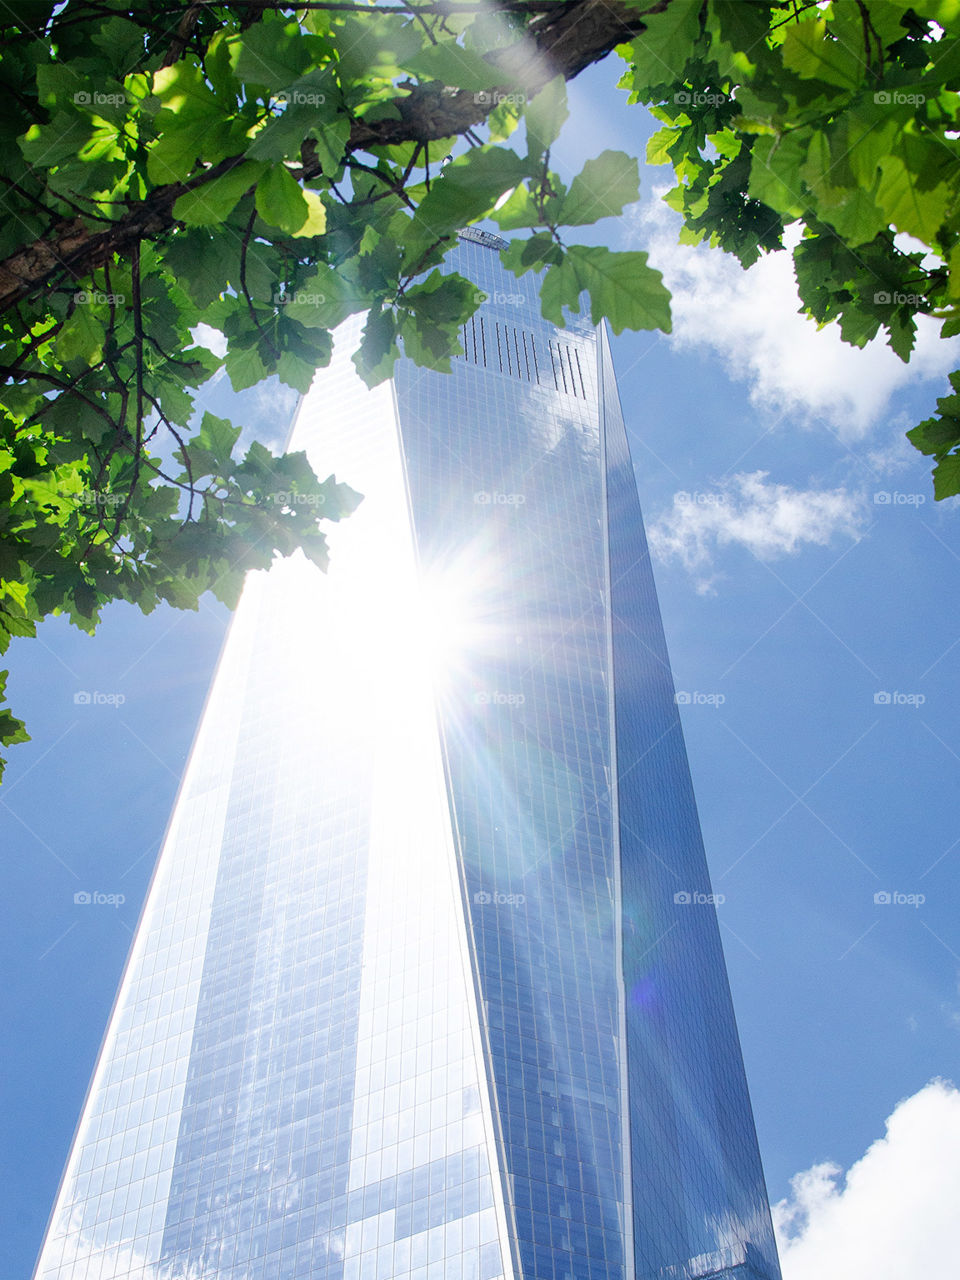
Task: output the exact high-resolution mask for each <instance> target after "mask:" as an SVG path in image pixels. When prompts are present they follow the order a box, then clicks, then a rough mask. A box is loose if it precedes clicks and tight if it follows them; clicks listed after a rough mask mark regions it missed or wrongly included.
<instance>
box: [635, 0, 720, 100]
mask: <svg viewBox="0 0 960 1280" xmlns="http://www.w3.org/2000/svg"><path fill="white" fill-rule="evenodd" d="M702 9H703V4H702V0H670V3H669V4H668V5H667V6H666V7H665V8H663V9H660V10H658V11H656V12H652V13H645V14H644V15H643V24H644V28H645V30H644V31H643V32H641V34H640V35H639V36H637V37H636V39H634V40H633V41H632V42H631V44H630V62H631V69H632V76H629V77H624V80H625V81H628V82H629V81H631V80H632V84H633V85H634V86H641V85H642V86H646V85H660V84H668V83H670V82H672V81H680V80H682V71H683V68H684V65H685V63H686V61H687V57H688V56H689V53H690V51H691V49H692V47H693V46H694V45H695V44H696V42H697V41H698V39H699V37H700V13H701V10H702ZM621 83H623V82H621ZM644 100H646V99H644Z"/></svg>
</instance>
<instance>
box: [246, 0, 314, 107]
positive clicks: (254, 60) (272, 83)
mask: <svg viewBox="0 0 960 1280" xmlns="http://www.w3.org/2000/svg"><path fill="white" fill-rule="evenodd" d="M318 48H322V45H320V46H318V45H317V42H316V40H314V39H313V38H312V37H305V36H304V35H303V33H302V32H301V31H300V28H299V26H298V24H297V22H296V20H295V19H292V18H285V17H281V18H273V17H271V18H266V19H261V20H260V21H259V22H254V23H253V24H252V25H251V26H250V27H248V28H247V30H246V31H245V32H244V33H243V36H242V37H241V40H240V47H239V52H238V54H237V55H236V62H235V70H236V73H237V75H238V76H239V77H240V79H241V80H243V81H245V82H247V83H249V84H257V85H263V86H264V87H265V88H268V89H272V90H273V91H274V92H275V93H279V92H281V91H282V90H284V89H286V88H287V86H288V85H289V84H291V83H292V82H293V81H294V80H297V79H299V78H300V76H302V75H303V73H304V71H305V70H306V69H307V67H308V66H309V65H310V61H311V53H312V52H313V51H314V50H317V49H318Z"/></svg>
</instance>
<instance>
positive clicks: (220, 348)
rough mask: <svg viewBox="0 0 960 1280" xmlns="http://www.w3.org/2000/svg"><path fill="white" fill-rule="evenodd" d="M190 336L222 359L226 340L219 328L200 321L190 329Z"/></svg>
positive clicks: (224, 353)
mask: <svg viewBox="0 0 960 1280" xmlns="http://www.w3.org/2000/svg"><path fill="white" fill-rule="evenodd" d="M190 337H191V338H192V339H193V340H194V342H196V343H197V344H198V345H199V346H201V347H206V348H207V349H208V350H209V351H212V352H213V354H214V355H215V356H220V358H221V359H222V358H223V357H224V356H225V355H226V354H227V340H226V338H225V337H224V335H223V334H222V333H221V332H220V330H219V329H214V328H213V326H212V325H209V324H204V323H203V321H201V322H200V323H199V324H198V325H196V326H195V327H194V328H193V329H191V330H190Z"/></svg>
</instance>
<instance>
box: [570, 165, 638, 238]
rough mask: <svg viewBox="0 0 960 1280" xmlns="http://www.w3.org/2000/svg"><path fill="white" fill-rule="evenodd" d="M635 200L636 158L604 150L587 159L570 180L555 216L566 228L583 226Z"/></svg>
mask: <svg viewBox="0 0 960 1280" xmlns="http://www.w3.org/2000/svg"><path fill="white" fill-rule="evenodd" d="M639 198H640V172H639V167H638V165H637V161H636V159H635V158H634V157H633V156H628V155H627V153H626V152H625V151H604V152H601V154H600V155H599V156H596V157H595V158H594V159H592V160H588V161H587V163H586V164H585V165H584V166H583V169H582V170H581V172H580V173H578V174H577V176H576V177H575V178H574V180H573V182H572V183H571V184H570V190H569V191H568V192H567V194H566V196H565V198H564V200H563V202H562V204H561V205H560V212H559V214H558V215H557V216H558V220H559V221H560V222H562V223H564V224H565V225H566V226H583V225H585V224H587V223H591V222H597V221H599V220H600V219H601V218H610V217H614V216H616V215H617V214H620V213H622V212H623V206H624V205H625V204H632V203H633V202H634V201H635V200H638V199H639Z"/></svg>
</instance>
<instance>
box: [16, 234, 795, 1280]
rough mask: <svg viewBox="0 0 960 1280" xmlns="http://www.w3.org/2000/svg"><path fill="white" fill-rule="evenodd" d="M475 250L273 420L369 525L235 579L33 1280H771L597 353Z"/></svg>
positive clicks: (675, 735) (618, 420) (458, 254)
mask: <svg viewBox="0 0 960 1280" xmlns="http://www.w3.org/2000/svg"><path fill="white" fill-rule="evenodd" d="M501 243H502V242H500V241H499V240H497V238H496V237H492V236H489V235H486V234H485V233H483V232H477V231H470V232H465V233H463V235H462V236H461V240H460V243H459V245H458V246H457V248H456V250H455V251H454V252H453V253H452V254H451V255H450V263H449V269H454V270H458V271H459V272H460V273H461V274H463V275H465V276H466V277H468V278H469V279H470V280H472V281H473V282H475V283H476V285H477V286H478V287H479V288H480V289H481V290H482V291H483V292H484V293H485V294H486V295H487V296H486V300H485V301H484V302H483V304H482V305H481V306H480V308H479V310H478V311H477V313H476V315H475V317H474V318H473V319H472V320H471V321H469V322H468V324H467V325H466V326H465V328H464V330H463V334H462V345H463V348H464V354H463V355H462V356H460V357H457V358H455V359H454V360H453V361H452V364H453V373H452V374H450V375H444V374H438V373H432V372H428V371H425V370H423V369H420V368H417V367H416V366H415V365H414V364H413V363H412V362H410V361H408V360H401V361H400V362H399V363H398V366H397V370H396V374H395V377H394V378H393V380H392V381H390V382H388V383H385V384H383V385H381V386H380V387H378V388H375V389H374V390H367V389H366V388H365V387H364V386H363V384H362V383H361V382H360V380H359V378H358V377H357V376H356V374H355V372H354V368H353V365H352V363H351V361H350V354H351V352H352V351H353V350H354V349H355V346H356V342H357V338H358V333H359V324H360V321H359V320H356V321H350V322H347V324H346V325H344V326H343V327H342V329H341V330H340V331H339V334H338V340H337V343H336V349H335V353H334V357H333V361H332V363H331V365H330V367H329V368H328V369H326V370H323V371H321V372H320V373H318V375H317V378H316V380H315V382H314V385H313V388H312V389H311V391H310V393H309V394H308V395H307V396H305V397H304V399H303V400H302V402H301V404H300V407H299V410H298V413H297V417H296V421H295V424H294V427H293V433H292V437H291V443H290V447H291V448H293V449H305V450H306V451H307V453H308V455H309V456H310V458H311V461H312V462H313V464H314V467H315V469H316V470H317V471H318V473H319V474H321V475H326V474H328V473H329V472H331V471H335V472H336V474H337V477H338V479H340V480H345V481H347V482H348V483H349V484H351V485H352V486H353V487H354V488H355V489H358V490H360V491H361V492H362V493H363V494H364V495H365V496H364V501H363V502H362V504H361V505H360V507H359V508H358V510H357V511H356V513H355V514H354V515H352V516H351V517H350V518H349V520H346V521H344V522H343V523H342V524H341V525H338V526H335V527H333V528H332V532H331V533H330V535H329V536H330V543H331V557H332V558H331V567H330V571H329V574H327V575H324V574H321V573H320V572H319V570H317V569H316V568H315V567H314V566H313V565H311V564H309V563H308V562H307V561H306V560H305V559H304V558H302V557H301V556H299V555H298V556H296V557H293V558H291V559H290V560H286V561H282V562H279V563H277V564H276V565H275V566H274V568H273V569H272V570H271V571H270V573H269V574H266V573H258V574H254V575H251V577H250V578H249V579H248V582H247V585H246V587H245V589H244V594H243V598H242V601H241V603H240V606H239V608H238V610H237V613H236V615H235V617H234V619H233V621H232V623H231V626H230V631H229V635H228V638H227V641H226V644H225V647H224V650H223V654H222V656H221V659H220V663H219V666H218V668H217V673H216V677H215V679H214V683H213V687H212V690H211V693H210V696H209V699H208V702H207V706H206V709H205V711H204V713H203V718H202V721H201V724H200V727H199V730H198V733H197V737H196V741H195V743H194V747H193V751H192V753H191V757H190V761H189V764H188V766H187V769H186V772H185V775H184V779H183V783H182V786H181V790H180V793H179V796H178V799H177V802H176V805H175V808H174V812H173V815H172V818H171V822H170V827H169V830H168V833H167V836H166V839H165V842H164V845H163V849H162V852H161V855H160V859H159V862H158V866H157V870H156V873H155V876H154V880H153V883H152V885H151V889H150V892H149V895H148V899H147V903H146V906H145V908H144V912H143V916H142V918H141V921H140V925H139V928H138V930H137V934H136V938H135V941H134V943H133V947H132V950H131V954H130V958H129V960H128V963H127V968H126V971H125V973H124V977H123V980H122V983H121V987H120V991H119V994H118V997H117V1001H116V1005H115V1008H114V1011H113V1014H112V1017H111V1020H110V1025H109V1029H108V1031H107V1034H106V1038H105V1041H104V1045H103V1048H102V1050H101V1054H100V1058H99V1061H98V1065H97V1068H96V1071H95V1074H94V1078H93V1081H92V1083H91V1086H90V1091H89V1094H88V1097H87V1100H86V1104H85V1106H84V1110H83V1114H82V1118H81V1121H80V1125H79V1128H78V1132H77V1136H76V1138H75V1141H74V1144H73V1148H72V1151H71V1154H70V1158H69V1162H68V1165H67V1169H66V1172H65V1174H64V1178H63V1182H62V1184H61V1188H60V1191H59V1194H58V1198H57V1202H56V1205H55V1208H54V1211H53V1214H52V1217H51V1222H50V1226H49V1228H48V1232H47V1236H46V1239H45V1241H44V1245H43V1248H42V1251H41V1256H40V1260H39V1262H38V1265H37V1271H36V1280H400V1278H401V1277H403V1278H407V1277H409V1280H500V1278H501V1277H502V1278H503V1280H697V1278H703V1280H706V1277H714V1278H721V1277H722V1278H723V1280H779V1277H780V1271H779V1267H778V1264H777V1257H776V1250H775V1246H774V1242H773V1234H772V1230H771V1225H770V1212H769V1208H768V1204H767V1197H766V1191H765V1188H764V1182H763V1174H762V1170H761V1166H760V1159H759V1154H758V1150H757V1143H756V1137H755V1133H754V1124H753V1117H752V1113H751V1109H750V1102H749V1098H748V1094H747V1086H746V1081H745V1079H744V1073H743V1065H742V1061H741V1055H740V1047H739V1043H738V1039H737V1032H736V1025H735V1021H734V1015H733V1010H732V1006H731V1002H730V995H729V990H728V985H727V978H726V971H725V967H724V960H723V954H722V950H721V946H720V939H719V933H718V928H717V919H716V911H715V907H714V901H713V898H712V896H711V888H710V883H709V878H708V873H707V867H706V861H705V858H704V853H703V846H702V842H701V837H700V830H699V824H698V820H697V814H696V807H695V803H694V797H693V791H692V787H691V782H690V776H689V771H688V766H687V759H686V753H685V750H684V745H683V739H682V735H681V729H680V722H679V719H678V713H677V708H676V706H675V703H674V692H673V682H672V677H671V672H670V666H669V661H668V657H667V651H666V647H665V644H664V638H663V632H662V627H661V622H660V613H659V608H658V605H657V600H656V594H655V589H654V583H653V577H652V573H651V568H650V562H649V557H648V554H647V548H646V542H645V538H644V531H643V523H642V519H641V515H640V507H639V502H638V497H637V488H636V482H635V479H634V474H633V469H632V465H631V461H630V456H629V452H628V448H627V437H626V433H625V430H624V423H623V418H622V415H621V409H620V404H619V400H618V395H617V387H616V381H615V377H614V372H613V366H612V363H611V358H610V352H609V346H608V342H607V338H606V335H605V332H604V330H603V329H602V328H600V329H595V328H594V327H593V326H592V325H590V324H589V323H588V322H587V321H585V320H583V319H579V318H573V319H572V320H571V322H570V324H569V327H568V328H566V329H563V330H558V329H555V328H554V327H553V326H551V325H549V324H547V323H546V322H545V321H544V320H543V319H542V318H541V316H540V313H539V302H538V299H537V298H536V297H535V296H534V295H533V292H532V287H531V285H530V283H529V280H528V279H521V280H520V281H517V280H515V279H514V278H513V277H512V276H510V275H508V274H507V273H506V272H505V271H504V270H503V269H502V267H501V265H500V260H499V256H498V253H497V249H498V248H499V246H500V244H501ZM635 412H637V414H638V416H639V413H640V412H641V410H640V408H639V407H637V410H636V411H635ZM276 500H277V501H292V500H295V499H292V498H290V497H289V496H287V497H285V496H284V495H283V494H278V495H276Z"/></svg>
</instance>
